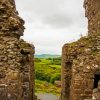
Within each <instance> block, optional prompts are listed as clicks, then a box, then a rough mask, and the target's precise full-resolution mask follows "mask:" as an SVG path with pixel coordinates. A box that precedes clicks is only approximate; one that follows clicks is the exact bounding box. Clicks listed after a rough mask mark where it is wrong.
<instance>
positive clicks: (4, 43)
mask: <svg viewBox="0 0 100 100" xmlns="http://www.w3.org/2000/svg"><path fill="white" fill-rule="evenodd" d="M84 7H85V9H86V17H87V18H88V30H89V31H88V36H86V37H82V38H81V39H80V40H78V41H77V42H73V43H71V44H65V45H64V47H63V51H62V91H61V98H60V100H100V0H85V2H84ZM23 25H24V21H23V20H22V19H21V18H20V17H19V16H18V12H17V11H16V7H15V2H14V0H0V100H35V99H36V97H35V95H34V88H35V85H34V79H35V75H34V63H33V62H34V58H33V56H34V46H33V45H31V44H28V43H26V42H25V41H24V40H22V39H20V37H21V36H22V35H23V31H24V26H23Z"/></svg>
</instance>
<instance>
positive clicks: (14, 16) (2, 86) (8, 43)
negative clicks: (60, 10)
mask: <svg viewBox="0 0 100 100" xmlns="http://www.w3.org/2000/svg"><path fill="white" fill-rule="evenodd" d="M23 25H24V21H23V19H21V18H20V17H19V16H18V12H17V11H16V7H15V2H14V0H0V100H35V97H34V79H35V78H34V63H33V62H34V59H33V55H34V46H33V45H31V44H28V43H26V42H25V41H24V40H22V39H20V36H22V35H23V31H24V26H23Z"/></svg>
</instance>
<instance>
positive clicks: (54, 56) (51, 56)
mask: <svg viewBox="0 0 100 100" xmlns="http://www.w3.org/2000/svg"><path fill="white" fill-rule="evenodd" d="M57 57H61V55H52V54H41V55H35V58H57Z"/></svg>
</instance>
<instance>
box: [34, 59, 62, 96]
mask: <svg viewBox="0 0 100 100" xmlns="http://www.w3.org/2000/svg"><path fill="white" fill-rule="evenodd" d="M60 64H61V58H54V59H53V58H48V59H43V58H36V59H35V69H36V80H35V84H36V89H35V91H36V93H41V92H43V93H44V92H45V93H52V94H57V95H58V94H60V88H59V87H56V86H55V85H54V83H55V81H56V80H60V79H61V65H60Z"/></svg>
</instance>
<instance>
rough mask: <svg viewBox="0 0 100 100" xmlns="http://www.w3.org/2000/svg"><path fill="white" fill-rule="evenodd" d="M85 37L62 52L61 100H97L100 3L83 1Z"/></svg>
mask: <svg viewBox="0 0 100 100" xmlns="http://www.w3.org/2000/svg"><path fill="white" fill-rule="evenodd" d="M84 7H85V10H86V14H85V15H86V17H87V18H88V30H89V31H88V36H85V37H82V38H81V39H80V40H78V41H76V42H73V43H70V44H65V45H64V47H63V50H62V91H61V98H60V99H61V100H100V0H85V2H84Z"/></svg>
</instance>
